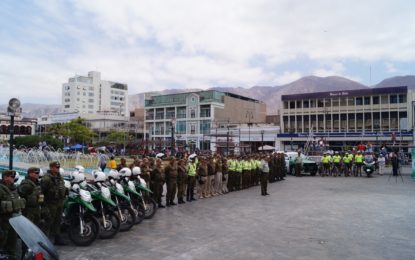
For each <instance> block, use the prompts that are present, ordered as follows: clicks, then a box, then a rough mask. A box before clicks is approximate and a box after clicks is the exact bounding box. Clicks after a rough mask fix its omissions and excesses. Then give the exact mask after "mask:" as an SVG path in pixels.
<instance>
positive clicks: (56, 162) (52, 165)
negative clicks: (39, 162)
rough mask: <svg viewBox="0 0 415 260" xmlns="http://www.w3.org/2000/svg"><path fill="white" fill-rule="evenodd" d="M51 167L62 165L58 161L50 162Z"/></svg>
mask: <svg viewBox="0 0 415 260" xmlns="http://www.w3.org/2000/svg"><path fill="white" fill-rule="evenodd" d="M49 167H50V168H52V167H61V164H60V163H59V162H58V161H55V162H51V163H49Z"/></svg>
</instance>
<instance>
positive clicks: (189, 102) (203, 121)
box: [144, 90, 266, 150]
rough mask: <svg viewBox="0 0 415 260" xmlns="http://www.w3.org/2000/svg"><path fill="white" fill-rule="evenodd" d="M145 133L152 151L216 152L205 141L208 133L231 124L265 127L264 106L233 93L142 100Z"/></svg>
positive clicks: (156, 96)
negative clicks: (175, 148) (187, 149)
mask: <svg viewBox="0 0 415 260" xmlns="http://www.w3.org/2000/svg"><path fill="white" fill-rule="evenodd" d="M145 99H146V100H145V124H144V127H145V132H146V131H148V133H149V140H150V142H151V145H152V146H153V147H159V148H166V147H171V141H172V139H171V138H172V130H173V138H174V141H175V143H176V144H177V145H178V146H186V145H187V146H189V147H190V149H192V150H193V149H195V148H198V149H201V148H202V147H204V148H205V149H212V150H215V148H214V146H215V144H211V143H210V141H207V140H206V139H207V138H206V136H209V135H210V129H211V128H214V127H219V128H220V127H222V128H223V127H226V125H228V124H231V123H233V124H234V123H253V122H255V123H264V122H265V117H266V105H265V104H264V103H263V102H261V101H258V100H255V99H252V98H248V97H243V96H239V95H236V94H232V93H226V92H219V91H215V90H207V91H200V92H189V93H180V94H170V95H153V94H151V93H149V94H147V95H146V98H145Z"/></svg>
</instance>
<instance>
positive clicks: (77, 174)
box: [71, 171, 85, 183]
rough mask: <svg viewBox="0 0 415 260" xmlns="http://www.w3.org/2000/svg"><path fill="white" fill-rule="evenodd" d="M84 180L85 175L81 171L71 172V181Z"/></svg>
mask: <svg viewBox="0 0 415 260" xmlns="http://www.w3.org/2000/svg"><path fill="white" fill-rule="evenodd" d="M84 180H85V175H84V174H83V173H81V172H78V171H74V172H72V180H71V182H72V183H81V182H83V181H84Z"/></svg>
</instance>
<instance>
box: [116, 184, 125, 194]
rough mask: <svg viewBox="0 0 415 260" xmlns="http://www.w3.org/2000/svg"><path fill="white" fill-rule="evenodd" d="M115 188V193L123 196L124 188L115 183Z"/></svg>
mask: <svg viewBox="0 0 415 260" xmlns="http://www.w3.org/2000/svg"><path fill="white" fill-rule="evenodd" d="M115 188H116V189H117V191H118V192H119V193H122V194H124V188H123V187H122V186H121V184H119V183H116V184H115Z"/></svg>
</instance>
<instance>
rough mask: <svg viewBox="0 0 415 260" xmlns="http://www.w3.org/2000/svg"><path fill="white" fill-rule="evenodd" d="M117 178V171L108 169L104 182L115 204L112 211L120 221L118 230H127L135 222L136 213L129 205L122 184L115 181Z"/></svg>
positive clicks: (128, 199)
mask: <svg viewBox="0 0 415 260" xmlns="http://www.w3.org/2000/svg"><path fill="white" fill-rule="evenodd" d="M118 179H119V173H118V172H117V171H115V170H110V171H109V173H108V179H107V181H106V182H105V184H106V185H107V187H108V188H109V190H110V192H111V199H112V200H113V201H115V204H116V207H115V208H114V212H115V213H116V214H118V217H119V218H120V221H121V226H120V231H128V230H130V229H131V228H132V227H133V226H134V224H135V222H136V220H135V219H136V213H135V211H134V209H133V208H132V207H131V204H130V201H131V199H130V198H129V197H128V196H127V195H126V194H125V191H124V188H123V186H122V185H121V184H119V183H118V182H117V181H118Z"/></svg>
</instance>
